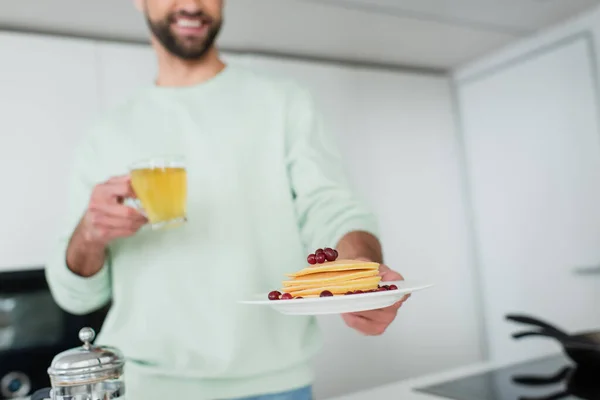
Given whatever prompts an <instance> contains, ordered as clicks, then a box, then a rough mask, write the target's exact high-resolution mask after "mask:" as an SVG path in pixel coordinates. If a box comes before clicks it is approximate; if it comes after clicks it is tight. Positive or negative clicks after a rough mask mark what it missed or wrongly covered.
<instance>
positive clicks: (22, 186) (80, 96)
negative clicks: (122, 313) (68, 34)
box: [0, 33, 97, 269]
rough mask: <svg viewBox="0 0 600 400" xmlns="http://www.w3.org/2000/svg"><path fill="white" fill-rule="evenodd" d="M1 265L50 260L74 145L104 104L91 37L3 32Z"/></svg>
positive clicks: (13, 266) (18, 265) (24, 265)
mask: <svg viewBox="0 0 600 400" xmlns="http://www.w3.org/2000/svg"><path fill="white" fill-rule="evenodd" d="M0 52H2V62H1V63H0V88H1V89H0V110H1V111H0V132H1V133H0V170H2V172H3V173H2V188H3V190H2V203H1V204H2V207H0V224H1V227H0V248H1V249H2V250H1V251H0V269H16V268H31V267H39V266H42V265H44V263H45V260H46V257H47V255H48V251H49V246H50V244H51V243H53V241H54V240H55V237H56V233H57V229H56V228H57V222H58V219H59V218H60V216H61V214H62V213H63V211H64V205H63V200H64V198H65V191H66V189H67V181H68V173H69V168H70V165H71V160H72V152H73V148H74V145H75V143H76V142H77V140H78V138H79V137H80V135H81V134H82V131H83V130H84V129H86V127H87V124H88V123H89V121H90V120H91V118H92V117H93V114H94V113H95V111H96V109H97V101H96V100H97V92H96V87H97V85H96V74H95V68H94V62H95V60H94V47H93V44H92V43H89V42H84V41H77V40H65V39H54V38H48V37H37V36H29V35H17V34H9V33H0Z"/></svg>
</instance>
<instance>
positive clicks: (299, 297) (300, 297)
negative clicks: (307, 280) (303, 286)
mask: <svg viewBox="0 0 600 400" xmlns="http://www.w3.org/2000/svg"><path fill="white" fill-rule="evenodd" d="M303 298H304V297H302V296H298V297H296V299H303Z"/></svg>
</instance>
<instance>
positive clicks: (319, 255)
mask: <svg viewBox="0 0 600 400" xmlns="http://www.w3.org/2000/svg"><path fill="white" fill-rule="evenodd" d="M315 259H316V260H317V262H318V263H319V264H323V263H324V262H325V253H317V255H316V256H315Z"/></svg>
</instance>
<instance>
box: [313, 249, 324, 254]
mask: <svg viewBox="0 0 600 400" xmlns="http://www.w3.org/2000/svg"><path fill="white" fill-rule="evenodd" d="M321 253H325V250H323V249H317V251H315V254H321Z"/></svg>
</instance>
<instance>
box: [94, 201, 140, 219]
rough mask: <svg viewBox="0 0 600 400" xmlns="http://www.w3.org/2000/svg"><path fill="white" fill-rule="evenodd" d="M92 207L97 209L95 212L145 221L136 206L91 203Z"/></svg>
mask: <svg viewBox="0 0 600 400" xmlns="http://www.w3.org/2000/svg"><path fill="white" fill-rule="evenodd" d="M90 209H91V210H93V211H95V213H94V214H99V215H102V214H104V215H107V216H110V217H114V218H120V219H126V220H132V221H145V219H146V218H145V217H144V216H143V215H142V214H141V213H140V212H139V211H138V210H136V209H135V208H133V207H129V206H124V205H122V204H99V205H91V206H90Z"/></svg>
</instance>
